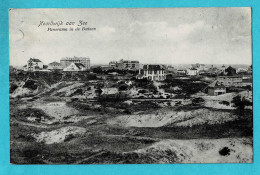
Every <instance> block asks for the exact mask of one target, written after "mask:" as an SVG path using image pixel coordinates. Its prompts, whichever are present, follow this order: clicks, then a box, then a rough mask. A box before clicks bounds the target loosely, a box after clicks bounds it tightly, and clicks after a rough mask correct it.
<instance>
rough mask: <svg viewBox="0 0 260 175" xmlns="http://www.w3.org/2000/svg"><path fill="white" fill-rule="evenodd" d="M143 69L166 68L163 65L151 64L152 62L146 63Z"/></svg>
mask: <svg viewBox="0 0 260 175" xmlns="http://www.w3.org/2000/svg"><path fill="white" fill-rule="evenodd" d="M143 69H145V70H164V68H163V67H162V66H161V65H151V64H146V65H144V66H143Z"/></svg>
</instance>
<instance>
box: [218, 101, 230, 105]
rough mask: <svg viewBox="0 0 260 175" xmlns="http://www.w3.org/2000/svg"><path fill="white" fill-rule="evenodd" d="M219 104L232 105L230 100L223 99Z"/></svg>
mask: <svg viewBox="0 0 260 175" xmlns="http://www.w3.org/2000/svg"><path fill="white" fill-rule="evenodd" d="M219 104H222V105H226V106H229V105H230V103H229V102H228V101H221V102H219Z"/></svg>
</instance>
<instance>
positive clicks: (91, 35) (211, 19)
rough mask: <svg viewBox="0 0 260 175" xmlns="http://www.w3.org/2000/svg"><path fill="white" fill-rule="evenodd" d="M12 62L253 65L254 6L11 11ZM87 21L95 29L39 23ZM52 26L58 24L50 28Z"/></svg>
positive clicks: (21, 63) (19, 63)
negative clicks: (67, 59)
mask: <svg viewBox="0 0 260 175" xmlns="http://www.w3.org/2000/svg"><path fill="white" fill-rule="evenodd" d="M9 16H10V19H9V32H10V33H9V40H10V65H13V66H23V65H25V64H26V62H27V60H28V59H29V58H31V57H35V58H38V59H40V60H41V61H42V62H43V63H44V64H46V65H47V64H49V63H50V62H53V61H57V62H59V61H60V59H61V58H63V57H73V56H78V57H89V58H90V62H91V65H96V64H103V65H107V64H108V63H109V62H110V61H113V60H115V61H118V60H120V59H125V60H129V59H133V60H139V61H140V63H142V64H169V65H174V64H195V63H201V64H226V65H231V64H246V65H251V64H252V46H251V45H252V44H251V43H252V39H251V8H249V7H233V8H131V9H130V8H129V9H126V8H119V9H113V8H109V9H102V8H98V9H11V10H10V11H9ZM79 20H83V21H86V22H87V23H88V27H94V28H96V30H94V31H78V32H75V31H73V32H61V31H60V32H58V31H51V32H50V31H47V30H46V29H47V28H46V27H38V26H39V23H40V21H45V22H51V21H75V22H76V23H77V22H78V21H79ZM51 28H57V27H54V26H51Z"/></svg>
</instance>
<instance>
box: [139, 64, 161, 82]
mask: <svg viewBox="0 0 260 175" xmlns="http://www.w3.org/2000/svg"><path fill="white" fill-rule="evenodd" d="M137 79H148V80H152V81H154V80H155V81H163V80H165V79H166V74H165V68H164V67H163V66H162V65H150V64H146V65H143V68H142V69H139V74H138V75H137Z"/></svg>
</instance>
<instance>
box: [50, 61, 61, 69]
mask: <svg viewBox="0 0 260 175" xmlns="http://www.w3.org/2000/svg"><path fill="white" fill-rule="evenodd" d="M48 69H49V70H62V69H63V68H62V65H61V64H60V63H58V62H56V61H55V62H52V63H50V64H48Z"/></svg>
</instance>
